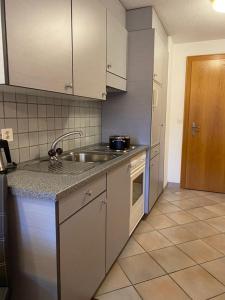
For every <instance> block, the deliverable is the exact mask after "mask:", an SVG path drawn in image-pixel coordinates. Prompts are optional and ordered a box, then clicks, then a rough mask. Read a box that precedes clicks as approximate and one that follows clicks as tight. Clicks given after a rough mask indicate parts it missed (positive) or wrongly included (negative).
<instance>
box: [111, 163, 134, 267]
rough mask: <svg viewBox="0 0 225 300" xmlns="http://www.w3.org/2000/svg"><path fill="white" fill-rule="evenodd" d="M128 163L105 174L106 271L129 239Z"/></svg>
mask: <svg viewBox="0 0 225 300" xmlns="http://www.w3.org/2000/svg"><path fill="white" fill-rule="evenodd" d="M129 224H130V173H129V163H127V164H124V165H122V166H121V167H118V168H116V169H114V170H112V171H110V172H109V173H108V174H107V226H106V228H107V231H106V271H108V270H109V269H110V267H111V266H112V264H113V263H114V261H115V259H116V258H117V257H118V255H119V254H120V252H121V250H122V249H123V247H124V246H125V244H126V242H127V241H128V239H129Z"/></svg>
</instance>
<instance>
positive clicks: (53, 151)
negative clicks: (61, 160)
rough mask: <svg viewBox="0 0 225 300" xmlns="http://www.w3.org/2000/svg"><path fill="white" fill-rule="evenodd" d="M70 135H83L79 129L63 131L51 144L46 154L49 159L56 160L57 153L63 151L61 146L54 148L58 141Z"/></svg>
mask: <svg viewBox="0 0 225 300" xmlns="http://www.w3.org/2000/svg"><path fill="white" fill-rule="evenodd" d="M70 135H79V136H80V137H81V136H82V135H83V132H82V131H81V130H80V131H71V132H68V133H65V134H63V135H61V136H60V137H58V138H57V139H56V140H55V141H54V142H53V143H52V146H51V149H50V150H49V151H48V155H49V156H50V158H51V159H54V160H57V154H58V155H60V154H62V153H63V149H62V148H56V147H57V145H58V143H59V142H61V141H62V140H63V139H65V138H67V137H68V136H70Z"/></svg>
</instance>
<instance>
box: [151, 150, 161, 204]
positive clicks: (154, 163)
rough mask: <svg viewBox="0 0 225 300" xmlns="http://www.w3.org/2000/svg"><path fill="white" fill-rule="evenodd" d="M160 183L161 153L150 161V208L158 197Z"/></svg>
mask: <svg viewBox="0 0 225 300" xmlns="http://www.w3.org/2000/svg"><path fill="white" fill-rule="evenodd" d="M158 184H159V155H157V156H155V157H154V158H153V159H152V160H151V161H150V199H149V208H150V209H151V208H152V207H153V205H154V204H155V202H156V200H157V199H158Z"/></svg>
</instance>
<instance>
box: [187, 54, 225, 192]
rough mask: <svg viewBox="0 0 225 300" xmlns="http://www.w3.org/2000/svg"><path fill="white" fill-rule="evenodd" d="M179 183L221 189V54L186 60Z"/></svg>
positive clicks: (224, 158) (224, 129) (224, 159)
mask: <svg viewBox="0 0 225 300" xmlns="http://www.w3.org/2000/svg"><path fill="white" fill-rule="evenodd" d="M181 183H182V184H181V185H182V187H184V188H188V189H196V190H203V191H212V192H222V193H224V192H225V55H209V56H197V57H189V58H188V60H187V80H186V102H185V119H184V139H183V158H182V175H181Z"/></svg>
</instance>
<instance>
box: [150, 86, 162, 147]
mask: <svg viewBox="0 0 225 300" xmlns="http://www.w3.org/2000/svg"><path fill="white" fill-rule="evenodd" d="M161 100H162V88H161V86H160V85H159V84H157V83H155V82H154V83H153V96H152V128H151V146H152V147H153V146H156V145H158V144H159V143H160V131H161V112H162V107H161V104H162V102H161Z"/></svg>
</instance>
